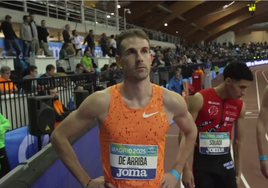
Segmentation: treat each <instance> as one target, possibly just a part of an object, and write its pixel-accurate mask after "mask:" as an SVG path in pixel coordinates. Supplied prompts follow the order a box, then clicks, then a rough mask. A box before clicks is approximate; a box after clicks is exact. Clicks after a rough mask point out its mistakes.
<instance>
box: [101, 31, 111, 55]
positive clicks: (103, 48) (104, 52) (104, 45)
mask: <svg viewBox="0 0 268 188" xmlns="http://www.w3.org/2000/svg"><path fill="white" fill-rule="evenodd" d="M100 46H101V51H102V56H103V57H106V55H107V54H108V49H109V47H108V39H107V37H106V34H105V33H102V35H101V39H100Z"/></svg>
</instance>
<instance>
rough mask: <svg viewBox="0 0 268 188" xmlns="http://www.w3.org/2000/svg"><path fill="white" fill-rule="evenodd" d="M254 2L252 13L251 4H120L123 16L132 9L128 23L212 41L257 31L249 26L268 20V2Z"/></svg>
mask: <svg viewBox="0 0 268 188" xmlns="http://www.w3.org/2000/svg"><path fill="white" fill-rule="evenodd" d="M88 2H89V6H92V5H93V6H94V7H96V8H98V9H102V10H104V11H109V12H111V11H112V12H114V9H115V8H114V7H115V4H114V3H115V2H114V1H99V2H97V1H94V3H93V2H92V1H88ZM255 2H256V11H255V12H250V11H249V7H248V4H249V1H207V0H206V1H204V0H203V1H202V0H199V1H119V2H118V4H119V5H120V6H121V8H120V9H119V15H120V16H122V17H123V16H124V9H125V8H127V9H130V10H131V14H127V16H126V19H127V22H128V23H132V24H135V25H139V26H143V27H146V28H148V29H154V30H159V31H162V32H165V33H168V34H171V35H176V36H178V37H180V38H181V39H185V41H186V42H200V41H205V42H209V41H211V40H213V39H215V38H217V37H219V36H220V35H222V34H224V33H226V32H228V31H234V32H236V33H237V32H245V31H248V32H250V31H251V30H258V28H253V29H248V26H251V25H253V24H256V23H262V22H267V21H268V1H255ZM255 2H254V1H252V3H255ZM85 4H86V1H85ZM165 23H167V26H164V24H165ZM259 30H267V28H262V29H259Z"/></svg>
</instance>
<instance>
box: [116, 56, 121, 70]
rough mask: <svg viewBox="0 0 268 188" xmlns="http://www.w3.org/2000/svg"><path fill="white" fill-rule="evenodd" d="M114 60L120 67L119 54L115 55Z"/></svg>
mask: <svg viewBox="0 0 268 188" xmlns="http://www.w3.org/2000/svg"><path fill="white" fill-rule="evenodd" d="M115 61H116V63H117V65H119V66H120V67H122V63H121V57H120V56H119V55H116V56H115Z"/></svg>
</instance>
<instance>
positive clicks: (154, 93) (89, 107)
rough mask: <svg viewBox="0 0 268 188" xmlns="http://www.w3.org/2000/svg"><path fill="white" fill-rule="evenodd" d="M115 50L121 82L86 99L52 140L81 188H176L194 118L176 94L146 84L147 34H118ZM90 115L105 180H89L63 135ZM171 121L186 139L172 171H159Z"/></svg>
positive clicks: (148, 63)
mask: <svg viewBox="0 0 268 188" xmlns="http://www.w3.org/2000/svg"><path fill="white" fill-rule="evenodd" d="M117 49H118V56H117V57H116V60H117V62H118V63H119V64H120V66H122V68H123V73H124V81H123V83H122V84H117V85H114V86H112V87H109V88H107V89H105V90H103V91H98V92H95V93H93V94H92V95H90V96H89V97H88V98H87V99H85V101H84V102H83V103H82V104H81V106H80V107H79V109H77V110H76V111H74V112H73V113H71V114H70V115H69V116H68V117H67V118H66V119H65V120H64V121H63V122H62V123H61V124H60V125H59V126H58V128H57V129H56V130H55V131H54V132H53V134H52V136H51V142H52V144H53V146H54V147H55V150H56V152H57V153H58V155H59V157H60V158H61V160H62V161H63V162H64V164H65V165H66V167H67V168H68V169H69V170H70V172H71V173H72V174H73V175H74V176H75V177H76V178H77V179H78V180H79V182H80V183H81V184H82V185H83V186H84V187H88V188H104V187H111V188H130V187H143V188H159V187H161V188H175V186H176V184H177V183H178V180H179V177H180V173H181V172H182V169H183V166H184V164H185V162H186V160H187V159H188V157H189V156H190V154H191V152H192V150H193V147H194V143H195V140H196V135H197V131H196V126H195V124H194V121H193V118H192V117H191V114H190V113H189V112H188V110H187V105H186V103H185V101H184V99H183V98H182V97H181V96H180V95H179V94H177V93H175V92H172V91H168V90H167V89H164V88H163V87H160V86H157V85H154V84H152V83H151V82H150V77H149V73H150V67H151V63H152V58H153V57H152V54H150V45H149V39H148V36H147V35H146V34H145V33H144V32H143V31H142V30H138V29H130V30H126V31H124V32H123V33H121V34H120V35H119V37H118V41H117ZM95 118H97V120H98V122H99V124H98V125H99V129H100V132H99V139H100V147H101V158H102V164H103V172H104V178H103V177H100V178H97V179H92V178H91V177H89V175H88V174H87V173H86V172H85V171H84V169H83V167H82V166H81V165H80V164H79V162H78V160H77V158H76V156H75V153H74V151H73V149H72V147H71V145H70V144H69V142H68V139H69V138H70V137H72V136H74V135H76V134H77V133H79V132H80V131H81V130H82V129H83V128H85V127H86V126H87V125H89V124H90V123H91V122H92V120H93V119H95ZM172 119H174V121H175V122H176V123H177V125H179V127H180V129H181V130H182V131H183V132H184V134H185V136H186V139H185V142H184V144H182V145H181V146H180V148H179V153H178V157H177V159H178V160H177V161H176V162H175V164H174V166H173V169H172V170H171V171H170V172H169V173H165V174H164V152H165V135H166V132H167V130H168V129H169V122H170V121H171V120H172ZM92 162H94V161H92Z"/></svg>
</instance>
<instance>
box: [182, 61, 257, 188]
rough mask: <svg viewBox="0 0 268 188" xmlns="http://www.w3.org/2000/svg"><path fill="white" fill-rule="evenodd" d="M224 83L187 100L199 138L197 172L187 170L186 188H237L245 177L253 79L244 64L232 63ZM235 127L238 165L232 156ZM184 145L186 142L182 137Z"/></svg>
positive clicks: (225, 72)
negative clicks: (248, 106) (246, 128)
mask: <svg viewBox="0 0 268 188" xmlns="http://www.w3.org/2000/svg"><path fill="white" fill-rule="evenodd" d="M223 77H224V82H223V83H222V84H220V85H219V86H217V87H215V88H209V89H205V90H202V91H200V92H199V93H196V94H195V95H194V96H191V97H189V98H188V99H187V104H188V110H189V112H190V113H191V114H192V116H193V118H194V120H195V123H196V126H197V129H198V137H197V140H196V144H195V149H194V157H193V168H191V167H190V164H189V163H187V164H186V165H185V167H184V170H183V179H182V181H183V184H184V186H185V188H192V187H194V186H195V187H196V188H237V185H238V184H239V181H240V175H241V155H240V153H241V146H242V138H243V129H244V127H243V119H244V116H245V112H246V106H245V103H243V101H242V100H241V99H240V98H241V97H242V96H243V95H245V94H246V91H247V88H248V86H249V85H250V82H251V81H253V75H252V72H251V71H250V69H249V68H248V67H247V65H246V64H244V63H231V64H229V65H228V66H227V67H226V68H225V70H224V72H223ZM233 125H234V130H235V133H234V142H233V148H234V163H233V161H232V157H231V154H230V150H231V147H230V146H231V142H230V141H231V140H232V139H231V138H232V137H231V132H232V129H233ZM180 141H181V142H183V141H184V139H183V134H182V133H181V136H180Z"/></svg>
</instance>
